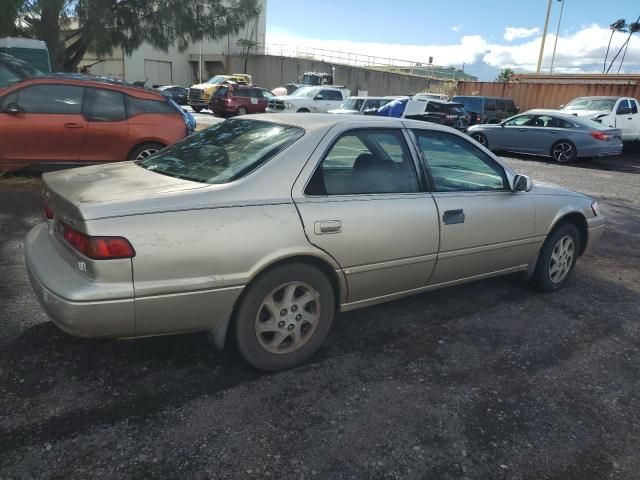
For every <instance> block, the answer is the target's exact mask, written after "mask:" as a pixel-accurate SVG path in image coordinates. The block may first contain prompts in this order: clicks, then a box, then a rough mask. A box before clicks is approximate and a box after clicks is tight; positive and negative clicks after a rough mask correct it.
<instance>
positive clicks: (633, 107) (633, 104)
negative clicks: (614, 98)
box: [629, 100, 638, 113]
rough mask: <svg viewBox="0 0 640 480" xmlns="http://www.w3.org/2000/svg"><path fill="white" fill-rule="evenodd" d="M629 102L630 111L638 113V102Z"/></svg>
mask: <svg viewBox="0 0 640 480" xmlns="http://www.w3.org/2000/svg"><path fill="white" fill-rule="evenodd" d="M629 103H631V113H638V102H636V101H635V100H631V101H630V102H629Z"/></svg>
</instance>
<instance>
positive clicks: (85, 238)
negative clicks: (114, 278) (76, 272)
mask: <svg viewBox="0 0 640 480" xmlns="http://www.w3.org/2000/svg"><path fill="white" fill-rule="evenodd" d="M59 225H60V227H61V228H62V237H63V238H64V239H65V240H66V241H67V243H68V244H69V245H71V246H72V247H73V248H75V249H76V250H78V251H79V252H80V253H82V254H83V255H84V256H86V257H89V258H93V259H94V260H113V259H116V258H132V257H135V255H136V252H135V250H134V249H133V247H132V246H131V244H130V243H129V240H127V239H126V238H123V237H92V236H89V235H85V234H84V233H81V232H78V231H77V230H74V229H73V228H71V227H70V226H69V225H67V224H65V223H62V222H60V224H59Z"/></svg>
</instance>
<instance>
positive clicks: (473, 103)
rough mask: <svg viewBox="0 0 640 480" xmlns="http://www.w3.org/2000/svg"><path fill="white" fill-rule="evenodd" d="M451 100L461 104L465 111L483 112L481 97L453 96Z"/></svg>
mask: <svg viewBox="0 0 640 480" xmlns="http://www.w3.org/2000/svg"><path fill="white" fill-rule="evenodd" d="M452 100H453V101H454V102H456V103H461V104H463V105H464V109H465V110H466V111H467V112H475V113H483V112H482V100H483V99H482V97H453V98H452Z"/></svg>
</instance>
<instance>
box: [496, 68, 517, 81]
mask: <svg viewBox="0 0 640 480" xmlns="http://www.w3.org/2000/svg"><path fill="white" fill-rule="evenodd" d="M514 75H515V72H514V71H513V70H512V69H511V68H509V67H505V68H503V69H502V70H500V73H499V74H498V76H497V77H496V82H502V83H506V82H510V81H511V79H512V78H513V76H514Z"/></svg>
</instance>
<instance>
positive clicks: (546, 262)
mask: <svg viewBox="0 0 640 480" xmlns="http://www.w3.org/2000/svg"><path fill="white" fill-rule="evenodd" d="M579 251H580V235H579V233H578V229H577V228H576V226H575V225H573V224H572V223H563V224H561V225H559V226H558V227H556V228H555V229H554V230H553V231H552V232H551V233H550V234H549V236H548V237H547V239H546V240H545V242H544V245H543V246H542V248H541V249H540V255H539V256H538V263H537V264H536V270H535V272H534V274H533V284H534V285H535V286H536V288H537V289H538V290H541V291H543V292H555V291H556V290H559V289H561V288H562V287H563V286H564V285H565V284H566V283H567V280H568V279H569V276H570V275H571V272H573V269H574V267H575V265H576V260H577V259H578V252H579Z"/></svg>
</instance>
